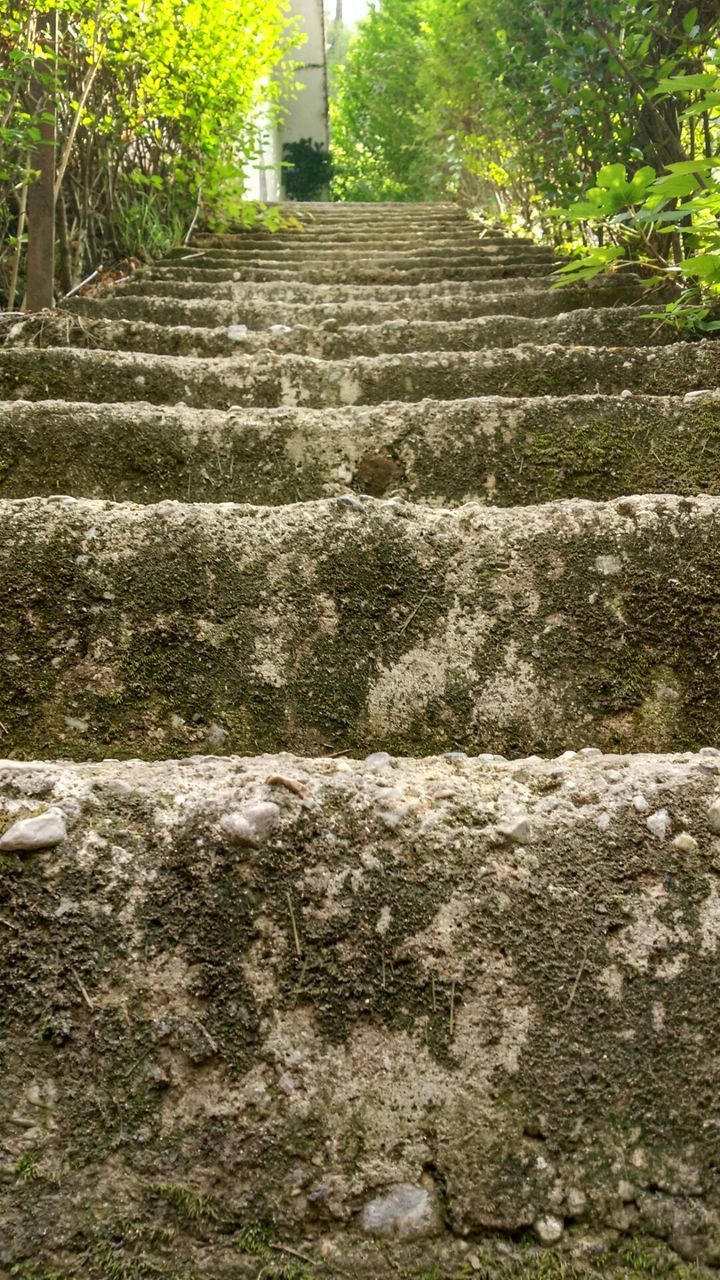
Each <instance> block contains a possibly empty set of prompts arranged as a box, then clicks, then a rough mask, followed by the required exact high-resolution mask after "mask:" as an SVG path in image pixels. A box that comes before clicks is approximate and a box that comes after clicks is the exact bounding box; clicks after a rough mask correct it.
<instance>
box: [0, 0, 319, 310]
mask: <svg viewBox="0 0 720 1280" xmlns="http://www.w3.org/2000/svg"><path fill="white" fill-rule="evenodd" d="M52 7H53V8H54V9H55V10H56V12H57V17H58V54H57V58H56V57H55V54H54V50H53V45H52V41H51V40H50V38H49V34H48V33H47V32H46V31H44V29H43V15H44V14H46V13H47V12H48V11H49V9H50V4H49V0H33V2H32V3H30V4H27V3H21V2H20V0H10V3H9V4H7V3H6V4H5V6H3V7H2V10H0V211H1V212H0V293H2V292H3V281H2V271H3V252H4V260H5V264H6V265H5V272H7V271H8V269H9V268H8V265H7V264H8V262H9V261H10V260H11V259H12V258H13V257H14V254H15V251H16V249H17V247H18V244H19V246H20V248H22V243H23V236H24V226H23V222H24V215H23V206H24V195H25V192H26V190H27V185H28V183H29V181H31V180H32V176H33V173H32V168H31V162H32V148H33V145H34V144H35V143H36V142H37V140H38V124H39V121H40V119H41V118H42V117H43V115H44V114H45V115H46V114H47V110H48V109H49V107H50V105H51V104H54V105H55V107H56V109H57V116H58V141H57V166H58V176H59V178H60V179H61V184H60V192H59V204H61V205H62V208H61V210H60V212H61V213H64V215H65V216H64V218H62V217H61V218H60V219H59V228H60V240H61V249H62V253H61V263H62V270H63V284H64V285H66V286H67V287H69V286H70V283H71V281H73V280H75V279H77V278H79V277H80V276H82V275H83V274H84V273H85V272H86V271H87V270H89V269H92V268H94V267H96V266H98V265H99V263H100V262H101V261H102V260H103V259H108V258H121V257H124V256H132V255H136V256H140V255H141V254H143V253H147V252H157V251H162V249H163V248H164V247H165V246H166V244H167V243H169V242H171V241H177V239H178V236H179V235H180V234H181V232H182V233H184V232H185V231H186V230H187V228H188V226H189V225H190V223H191V221H192V219H193V218H194V217H195V215H197V216H198V217H199V218H202V219H203V220H204V221H205V222H206V223H209V224H210V225H213V224H214V220H216V219H222V218H223V217H226V216H227V213H226V211H227V207H228V205H230V204H233V205H234V206H238V205H240V204H241V203H242V195H243V187H244V180H243V169H244V168H245V167H246V166H247V165H248V164H249V163H250V162H252V160H253V159H254V158H255V157H256V156H257V155H258V154H259V148H260V134H261V128H262V126H263V124H264V122H265V120H266V118H267V115H268V113H270V116H271V118H272V116H273V115H275V116H277V115H278V113H279V112H280V110H281V101H282V96H283V94H284V92H285V90H286V88H287V87H288V85H289V84H290V83H292V81H293V77H294V71H293V64H292V61H291V60H290V59H287V58H285V55H286V54H287V53H288V51H289V50H290V49H291V48H292V47H293V45H294V44H296V43H298V40H299V36H298V35H297V32H296V28H295V26H294V24H293V23H292V22H291V20H290V18H289V4H288V0H262V3H260V2H259V0H57V3H56V4H54V5H53V6H52ZM33 77H35V80H36V83H37V84H38V86H39V92H35V94H34V95H31V100H30V103H29V102H28V90H29V88H30V87H31V85H32V83H33ZM33 104H34V105H33ZM13 292H14V290H13ZM11 301H12V300H11Z"/></svg>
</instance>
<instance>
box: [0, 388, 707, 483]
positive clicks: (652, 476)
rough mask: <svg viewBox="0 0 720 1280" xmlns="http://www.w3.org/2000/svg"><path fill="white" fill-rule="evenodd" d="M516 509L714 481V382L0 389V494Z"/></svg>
mask: <svg viewBox="0 0 720 1280" xmlns="http://www.w3.org/2000/svg"><path fill="white" fill-rule="evenodd" d="M352 491H354V492H356V493H358V494H371V495H373V496H376V497H388V498H389V497H391V496H393V495H400V496H402V497H406V498H410V499H413V500H415V501H420V502H432V503H433V504H440V505H445V506H451V505H458V504H462V503H464V502H469V501H480V502H483V503H487V504H488V505H490V506H503V507H505V506H514V505H518V506H520V505H524V504H527V503H538V502H549V501H553V500H555V499H558V498H572V497H582V498H590V499H593V500H596V501H597V500H605V499H610V498H616V497H620V496H622V495H623V494H627V493H643V492H650V493H676V494H693V493H710V494H720V395H712V394H710V395H707V396H691V397H690V398H689V399H688V400H685V399H684V398H682V397H677V398H672V397H667V398H666V397H653V396H630V397H624V396H623V397H620V396H569V397H566V398H560V399H552V398H550V397H545V396H543V397H541V398H539V399H534V398H529V399H525V400H512V399H511V400H507V399H501V398H495V397H490V398H488V399H477V400H454V401H432V400H426V401H422V402H420V403H415V404H401V403H393V402H388V403H385V404H382V405H376V406H373V407H370V408H344V409H236V410H233V411H231V412H223V411H221V410H212V409H189V408H186V407H185V406H182V405H181V406H177V407H172V408H166V407H158V406H153V405H148V404H129V405H123V404H104V405H94V404H87V403H77V402H75V403H73V402H67V401H40V402H28V401H5V402H0V496H2V497H6V498H29V497H33V496H36V495H49V494H57V493H66V494H71V495H73V496H75V497H88V498H109V499H112V500H114V501H130V502H160V501H162V500H163V499H164V498H171V499H178V500H186V501H193V502H226V501H233V502H253V503H265V504H269V505H282V504H285V503H288V502H306V501H309V500H312V499H316V498H323V497H327V496H337V497H340V496H342V494H344V493H348V492H352Z"/></svg>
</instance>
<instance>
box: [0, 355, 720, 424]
mask: <svg viewBox="0 0 720 1280" xmlns="http://www.w3.org/2000/svg"><path fill="white" fill-rule="evenodd" d="M719 385H720V343H718V342H706V341H703V342H697V343H688V342H680V343H675V344H673V345H671V346H667V347H663V348H654V347H648V348H644V347H639V348H637V347H562V346H557V345H556V346H546V347H543V346H534V345H533V344H532V343H526V344H522V345H520V346H517V347H509V348H491V349H488V350H481V351H473V352H456V351H451V352H410V353H407V352H406V353H402V354H399V355H385V356H372V357H358V358H356V359H351V360H317V359H313V358H311V357H309V356H295V355H279V354H277V353H275V352H273V351H263V352H260V353H258V354H256V355H251V356H237V357H224V358H222V357H212V358H205V359H202V358H191V357H189V356H163V355H148V354H146V353H134V352H129V353H126V352H119V351H111V352H105V351H92V350H89V351H88V350H83V349H79V348H63V347H50V348H48V349H47V350H43V351H38V350H34V349H33V348H31V347H30V348H23V347H17V348H13V347H9V348H4V349H2V350H0V398H2V399H4V400H12V399H18V400H47V399H60V398H65V399H69V400H87V401H92V402H94V403H98V402H101V401H128V400H137V399H140V398H141V399H143V400H147V401H150V402H151V403H153V404H180V403H184V404H189V405H192V406H194V407H196V408H200V409H202V408H207V409H229V408H231V407H232V406H234V405H238V406H246V407H256V408H258V407H266V408H279V407H282V406H289V407H303V406H304V407H306V408H332V407H340V406H342V405H363V404H364V405H377V404H380V403H382V402H383V401H387V400H406V401H419V400H424V399H427V398H430V399H433V400H462V399H467V398H468V397H473V396H488V395H512V396H539V395H548V394H550V395H554V396H563V395H572V394H583V393H592V392H596V391H597V392H600V391H604V392H606V393H607V394H621V393H622V392H623V391H633V390H637V391H641V392H644V393H645V394H648V395H677V394H683V393H686V392H690V391H695V390H699V391H705V390H708V389H712V388H715V387H717V386H719Z"/></svg>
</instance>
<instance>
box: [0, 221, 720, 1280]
mask: <svg viewBox="0 0 720 1280" xmlns="http://www.w3.org/2000/svg"><path fill="white" fill-rule="evenodd" d="M301 220H302V224H303V228H302V232H298V231H294V230H292V231H291V230H288V231H285V232H280V233H276V234H274V235H272V236H270V235H268V234H261V233H258V232H246V233H243V234H238V235H214V236H208V235H200V236H197V237H196V238H195V240H194V242H193V244H192V245H190V246H186V247H183V248H180V249H178V250H176V251H174V252H173V253H171V254H169V255H168V257H167V259H166V260H164V261H162V262H159V263H157V264H155V265H154V266H152V267H151V268H149V269H148V270H145V271H143V272H138V273H137V274H136V275H134V276H132V277H131V278H130V279H127V280H125V281H123V282H121V283H118V284H116V286H115V287H114V288H113V289H112V291H110V292H109V293H108V292H105V293H102V294H101V295H100V296H98V297H93V296H86V297H80V298H76V299H74V300H72V301H71V302H69V303H68V304H67V305H66V307H65V308H64V309H63V310H62V311H60V312H58V313H54V314H52V315H50V314H43V315H40V316H37V317H32V318H29V319H28V320H26V321H24V322H23V323H22V324H20V325H18V326H16V328H15V329H14V330H13V331H12V332H11V334H10V336H9V339H8V341H7V343H6V345H5V346H4V348H3V349H2V350H1V351H0V423H1V431H0V581H1V582H2V600H3V607H2V612H1V613H0V633H1V643H0V669H1V670H2V683H1V684H0V734H2V739H1V740H0V749H2V750H4V754H5V755H6V756H7V757H8V758H7V759H6V760H5V761H4V762H3V765H2V772H1V774H0V802H1V804H2V809H1V810H0V898H1V899H2V904H1V906H0V948H2V951H3V955H4V959H3V973H4V985H5V996H6V999H5V1014H4V1015H3V1017H4V1022H3V1024H2V1030H3V1033H4V1036H5V1051H6V1056H5V1061H4V1073H5V1076H4V1078H5V1082H6V1087H5V1088H4V1090H3V1096H2V1097H0V1179H3V1180H4V1182H5V1183H6V1184H7V1189H8V1195H7V1197H6V1198H5V1204H6V1207H5V1208H4V1209H2V1208H0V1276H1V1275H3V1272H2V1267H3V1265H6V1266H8V1267H10V1266H11V1265H12V1266H13V1267H15V1270H13V1271H12V1272H8V1274H12V1275H21V1276H23V1275H27V1276H28V1278H29V1277H30V1276H35V1275H36V1274H40V1273H38V1272H36V1271H33V1270H32V1269H31V1268H32V1267H34V1266H36V1264H39V1263H42V1265H44V1266H57V1265H61V1266H62V1265H65V1266H74V1267H76V1268H79V1270H78V1271H77V1274H79V1275H80V1274H83V1275H84V1274H88V1275H89V1274H95V1273H96V1272H97V1271H98V1270H100V1273H101V1274H105V1273H103V1272H102V1269H101V1263H102V1259H103V1258H104V1259H105V1262H104V1263H102V1265H105V1266H106V1271H107V1274H123V1275H126V1274H127V1275H128V1276H129V1277H130V1276H132V1277H133V1280H134V1278H135V1276H136V1275H137V1277H138V1280H140V1277H142V1276H143V1275H145V1274H151V1272H150V1271H149V1270H148V1271H143V1270H142V1269H140V1268H141V1266H145V1265H146V1264H147V1267H150V1266H153V1267H156V1268H158V1270H156V1271H153V1272H152V1274H159V1275H167V1276H168V1277H171V1276H172V1277H180V1276H185V1275H186V1274H187V1275H188V1276H189V1275H191V1274H193V1275H194V1274H202V1275H203V1277H208V1278H212V1280H214V1277H216V1276H217V1277H218V1278H220V1277H226V1276H227V1277H230V1276H231V1275H232V1276H233V1277H236V1276H237V1277H241V1276H248V1277H250V1276H256V1275H257V1274H258V1268H260V1270H261V1273H262V1274H263V1275H273V1274H277V1275H281V1274H283V1275H290V1274H292V1275H293V1276H295V1277H296V1280H301V1276H302V1275H310V1274H315V1271H314V1269H313V1268H314V1267H315V1266H316V1265H317V1266H322V1267H323V1268H325V1269H326V1270H329V1271H330V1272H332V1271H333V1269H334V1270H335V1271H336V1273H338V1274H344V1275H348V1274H349V1275H352V1276H358V1277H359V1276H367V1277H371V1276H372V1277H380V1276H385V1275H391V1274H393V1275H394V1274H396V1270H393V1268H396V1267H397V1266H400V1265H402V1266H404V1267H405V1268H406V1270H405V1271H404V1272H403V1274H405V1275H407V1276H418V1277H420V1276H421V1275H422V1276H426V1275H428V1274H430V1268H431V1267H435V1268H436V1270H435V1271H434V1272H433V1273H432V1274H433V1275H438V1276H448V1277H450V1276H460V1275H463V1276H465V1275H469V1274H473V1273H475V1272H482V1268H483V1267H486V1270H485V1272H484V1273H483V1274H487V1275H491V1276H495V1275H497V1276H500V1275H501V1274H502V1275H503V1276H505V1275H507V1276H515V1275H517V1276H518V1277H521V1276H522V1277H526V1276H527V1277H529V1276H533V1275H536V1274H537V1275H538V1276H539V1275H540V1274H542V1275H543V1276H546V1275H550V1274H551V1273H550V1272H548V1271H547V1270H545V1266H546V1262H545V1261H542V1262H538V1263H537V1268H538V1269H537V1270H535V1269H534V1268H535V1265H536V1264H535V1262H534V1258H535V1251H536V1250H537V1249H539V1248H541V1247H543V1248H547V1247H548V1246H553V1247H555V1248H556V1249H558V1250H566V1251H568V1252H570V1253H572V1254H574V1255H575V1257H576V1265H577V1266H578V1267H583V1266H585V1263H584V1262H583V1258H585V1257H586V1256H588V1257H589V1256H590V1254H592V1250H595V1251H596V1252H597V1250H601V1251H602V1250H605V1255H603V1256H606V1257H607V1267H608V1268H609V1270H608V1271H607V1272H606V1274H615V1272H614V1271H612V1267H613V1266H614V1265H615V1262H614V1259H615V1256H616V1253H617V1251H618V1250H620V1251H622V1248H623V1245H622V1241H623V1240H624V1238H625V1237H627V1236H633V1237H638V1238H640V1237H641V1236H644V1237H651V1238H653V1239H655V1240H660V1241H663V1242H667V1243H668V1244H669V1245H670V1246H671V1247H672V1249H674V1250H675V1251H677V1252H680V1253H681V1254H682V1255H683V1256H684V1257H687V1258H692V1259H697V1260H699V1261H700V1262H702V1263H705V1264H709V1265H717V1264H720V1185H719V1182H720V1180H719V1177H718V1162H717V1129H718V1125H720V1109H719V1107H718V1102H717V1098H718V1088H717V1085H718V1079H717V1063H716V1058H717V1052H716V1043H715V1047H713V1042H714V1037H715V1025H714V1024H715V1022H716V1017H717V1012H718V994H719V993H718V966H717V955H716V952H717V948H718V945H719V944H720V886H719V885H718V875H720V840H719V839H718V836H720V800H719V799H718V795H719V794H720V791H719V782H718V777H719V775H720V752H718V751H717V750H715V749H714V743H715V742H716V741H717V737H718V733H717V731H718V725H719V723H720V590H719V588H718V563H719V559H720V524H719V521H718V516H719V514H720V468H719V465H718V464H719V462H720V391H718V388H719V387H720V345H718V344H715V343H710V342H694V341H693V342H690V341H684V342H678V341H676V340H675V335H674V334H673V332H672V331H671V330H670V329H668V328H664V327H661V326H659V325H658V323H657V321H655V320H652V319H648V318H646V314H645V313H646V312H647V310H648V302H647V298H646V296H645V286H644V285H643V283H642V282H641V281H640V280H637V279H634V278H631V277H623V279H622V281H619V280H617V279H615V278H608V279H605V280H603V281H600V282H597V283H595V284H593V285H590V286H581V287H572V288H568V289H565V290H562V291H557V290H553V289H552V288H551V287H550V283H551V282H550V279H549V272H550V271H551V268H552V263H553V254H552V251H550V250H546V249H544V248H542V247H538V246H536V245H533V244H530V243H528V242H526V241H523V240H516V239H512V238H510V237H503V236H500V235H498V234H495V233H490V232H484V231H482V230H480V229H479V228H478V226H477V225H476V224H473V223H472V222H470V221H469V220H467V219H466V218H465V217H464V216H463V215H462V214H461V213H460V212H459V211H458V210H456V209H455V208H453V207H450V206H444V205H417V206H402V205H395V206H382V205H375V206H363V205H349V206H332V205H326V206H303V212H302V215H301ZM657 296H658V295H657V294H656V297H657ZM650 309H652V308H650ZM648 753H655V754H648ZM75 762H77V763H75ZM198 1223H201V1224H202V1229H201V1230H200V1229H199V1228H198ZM88 1224H90V1225H88ZM163 1232H165V1234H163ZM3 1240H5V1242H6V1243H4V1244H3V1243H2V1241H3ZM618 1242H619V1243H618ZM652 1247H653V1248H654V1247H655V1246H652ZM633 1248H635V1246H633ZM103 1250H104V1251H105V1252H103ZM108 1251H109V1252H108ZM588 1251H589V1252H588ZM593 1256H594V1255H593ZM617 1256H618V1257H619V1256H620V1255H619V1254H618V1255H617ZM648 1256H649V1255H648ZM637 1257H638V1258H640V1262H639V1263H638V1272H637V1274H640V1273H641V1271H642V1272H643V1273H644V1270H647V1267H646V1265H645V1263H646V1262H647V1258H646V1259H645V1261H643V1258H641V1257H640V1254H637ZM108 1258H109V1259H110V1261H112V1260H113V1259H114V1261H115V1263H116V1264H117V1265H120V1264H122V1266H123V1267H125V1268H126V1270H125V1271H122V1272H121V1273H120V1272H117V1270H116V1271H115V1272H111V1271H110V1270H108V1268H109V1265H110V1264H109V1262H108ZM283 1259H284V1261H283ZM640 1263H642V1266H641V1265H640ZM131 1265H132V1266H134V1267H136V1270H135V1271H130V1270H127V1268H128V1267H130V1266H131ZM618 1265H619V1263H618ZM669 1265H670V1264H669V1263H668V1266H669ZM501 1266H502V1268H506V1269H503V1270H502V1271H501V1270H499V1268H500V1267H501ZM587 1266H588V1267H589V1268H590V1269H589V1270H588V1272H587V1274H588V1275H590V1274H596V1273H595V1272H594V1271H592V1268H591V1264H590V1263H589V1262H588V1263H587ZM282 1267H285V1270H284V1271H283V1270H282ZM288 1267H289V1268H290V1269H291V1270H288ZM292 1267H295V1268H296V1271H294V1272H293V1271H292ZM303 1267H310V1268H311V1270H310V1271H307V1270H306V1271H303ZM17 1268H20V1270H18V1269H17ZM22 1268H25V1270H23V1269H22ZM93 1268H94V1269H95V1270H93ZM528 1268H529V1269H528ZM42 1274H43V1276H44V1274H45V1273H44V1272H43V1273H42ZM48 1274H49V1273H48ZM54 1274H55V1273H54V1272H53V1275H54ZM63 1274H65V1273H63ZM67 1274H68V1275H70V1274H73V1275H75V1274H76V1272H75V1271H72V1272H69V1271H68V1272H67ZM560 1274H561V1273H560V1272H558V1275H560ZM578 1274H580V1273H578ZM583 1274H584V1272H583ZM618 1274H619V1273H618ZM622 1274H623V1275H627V1274H635V1273H634V1272H632V1271H631V1272H628V1271H627V1270H625V1271H623V1272H622ZM658 1274H663V1273H658ZM668 1274H670V1272H668Z"/></svg>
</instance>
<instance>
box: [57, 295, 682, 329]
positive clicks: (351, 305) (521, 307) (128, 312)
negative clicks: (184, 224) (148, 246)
mask: <svg viewBox="0 0 720 1280" xmlns="http://www.w3.org/2000/svg"><path fill="white" fill-rule="evenodd" d="M264 288H265V287H263V292H264ZM264 296H265V298H266V300H265V301H263V300H262V298H261V299H259V300H258V301H255V300H254V291H253V297H247V300H246V301H242V302H240V301H236V302H233V301H230V300H229V299H226V300H225V301H223V300H220V301H218V300H216V299H215V298H214V297H208V298H205V299H199V298H177V297H174V298H173V297H162V296H159V297H154V296H144V295H140V294H129V293H127V292H122V293H119V294H116V295H115V296H113V295H108V294H102V295H101V296H100V297H87V296H85V297H79V298H72V299H70V301H69V302H66V303H63V310H64V311H65V312H70V313H72V314H73V315H79V316H87V317H90V318H92V319H103V318H107V319H114V320H133V321H144V322H146V323H150V324H160V325H183V326H188V325H190V326H193V327H198V328H203V327H207V328H213V327H220V326H228V325H238V324H244V325H246V326H247V327H248V328H249V329H269V328H270V327H271V326H273V325H277V324H278V323H279V320H280V319H282V322H283V323H284V324H286V325H300V326H310V327H312V328H317V327H318V326H319V325H326V324H328V323H329V324H330V325H333V324H334V325H336V326H337V327H344V326H346V325H355V324H385V323H387V322H388V321H392V320H405V321H416V322H419V321H452V320H472V319H474V318H477V317H479V316H496V315H504V316H508V315H513V316H557V315H561V314H565V313H567V312H571V311H573V310H580V309H586V308H588V306H589V304H590V303H592V306H593V309H596V308H597V309H599V308H603V307H617V308H624V307H629V306H631V305H633V304H638V303H640V304H641V305H642V309H643V310H650V309H653V308H656V307H657V306H659V305H661V304H662V302H663V301H665V300H667V299H669V298H670V297H672V296H673V295H672V294H671V293H669V292H668V291H666V292H665V293H663V292H662V291H660V290H655V291H653V292H652V293H649V292H648V291H647V289H646V288H645V287H644V286H643V285H640V284H637V285H621V284H617V285H615V284H608V285H604V286H602V287H599V286H594V287H592V289H591V288H589V287H588V286H587V285H581V286H579V287H577V288H573V287H568V288H566V289H555V290H550V289H547V288H545V287H544V286H541V287H538V288H536V289H528V288H522V289H519V290H515V291H513V290H512V289H506V290H505V291H504V292H502V293H495V292H490V291H488V290H487V289H478V290H476V291H475V292H474V293H473V294H468V293H462V294H460V295H457V296H452V295H448V294H447V293H440V294H434V295H433V294H423V295H422V296H420V297H415V296H411V295H409V294H408V293H407V292H406V293H405V294H404V295H403V296H401V297H399V298H397V299H395V300H394V301H382V300H381V301H378V300H376V299H374V298H372V297H370V298H365V297H359V298H356V299H354V300H352V301H339V302H333V301H328V300H326V301H318V302H317V303H313V302H312V301H310V302H307V303H303V302H288V301H285V302H283V304H282V307H279V306H278V301H277V299H275V298H267V295H266V294H264Z"/></svg>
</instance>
